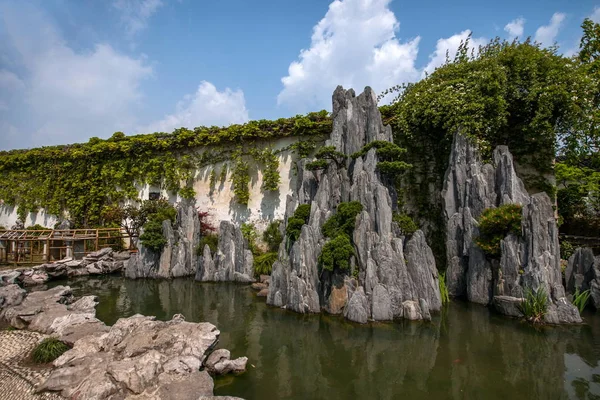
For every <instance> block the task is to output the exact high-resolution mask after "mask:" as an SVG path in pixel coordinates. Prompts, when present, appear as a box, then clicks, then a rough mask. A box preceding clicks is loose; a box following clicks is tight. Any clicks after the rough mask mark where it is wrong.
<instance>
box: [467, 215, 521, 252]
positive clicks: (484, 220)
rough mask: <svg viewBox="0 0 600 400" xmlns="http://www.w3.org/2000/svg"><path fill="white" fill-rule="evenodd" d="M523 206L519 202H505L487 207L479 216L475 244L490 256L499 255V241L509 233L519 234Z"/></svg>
mask: <svg viewBox="0 0 600 400" xmlns="http://www.w3.org/2000/svg"><path fill="white" fill-rule="evenodd" d="M522 210H523V207H522V206H521V205H519V204H505V205H503V206H500V207H498V208H488V209H486V210H484V211H483V213H481V216H480V217H479V237H478V238H477V239H475V242H476V243H477V246H479V248H480V249H481V250H483V251H484V252H485V253H486V254H487V255H489V256H491V257H498V256H500V242H501V241H502V239H504V238H505V237H506V235H508V234H509V233H513V234H515V235H519V236H520V235H521V219H522V214H521V213H522Z"/></svg>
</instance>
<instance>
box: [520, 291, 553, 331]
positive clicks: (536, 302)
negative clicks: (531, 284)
mask: <svg viewBox="0 0 600 400" xmlns="http://www.w3.org/2000/svg"><path fill="white" fill-rule="evenodd" d="M519 310H520V311H521V312H522V313H523V315H524V316H525V319H526V320H527V321H529V322H531V323H533V324H540V323H542V321H543V320H544V315H546V312H547V311H548V295H547V294H546V290H544V288H539V289H538V290H537V291H535V292H534V291H532V290H531V289H529V288H528V289H527V290H526V291H525V301H523V302H522V303H521V304H520V305H519Z"/></svg>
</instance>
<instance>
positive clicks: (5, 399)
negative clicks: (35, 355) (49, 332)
mask: <svg viewBox="0 0 600 400" xmlns="http://www.w3.org/2000/svg"><path fill="white" fill-rule="evenodd" d="M44 337H45V335H42V334H40V333H37V332H31V331H8V330H0V399H2V400H30V399H31V400H59V399H62V397H61V396H58V395H57V394H54V393H39V394H36V393H35V392H34V385H35V384H36V383H38V382H39V381H40V380H41V379H43V378H45V377H47V376H48V375H49V374H50V371H51V369H50V368H48V367H37V366H36V367H32V366H27V363H26V362H25V360H26V359H27V357H28V356H29V353H30V352H31V351H32V350H33V348H34V347H35V346H36V345H37V343H38V342H39V341H40V340H41V339H42V338H44Z"/></svg>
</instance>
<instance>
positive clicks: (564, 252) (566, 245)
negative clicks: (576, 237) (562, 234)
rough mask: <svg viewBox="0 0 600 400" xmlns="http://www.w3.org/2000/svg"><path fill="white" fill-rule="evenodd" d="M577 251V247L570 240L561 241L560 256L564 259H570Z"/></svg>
mask: <svg viewBox="0 0 600 400" xmlns="http://www.w3.org/2000/svg"><path fill="white" fill-rule="evenodd" d="M574 252H575V247H574V246H573V244H572V243H571V242H569V241H568V240H564V239H563V240H561V241H560V258H561V259H562V260H568V259H569V258H570V257H571V256H572V255H573V253H574Z"/></svg>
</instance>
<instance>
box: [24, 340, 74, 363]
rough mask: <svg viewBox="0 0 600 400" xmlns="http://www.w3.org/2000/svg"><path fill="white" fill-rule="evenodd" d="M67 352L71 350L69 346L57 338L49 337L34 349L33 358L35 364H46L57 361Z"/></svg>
mask: <svg viewBox="0 0 600 400" xmlns="http://www.w3.org/2000/svg"><path fill="white" fill-rule="evenodd" d="M67 350H69V346H67V345H66V344H64V343H63V342H61V341H60V340H58V339H57V338H53V337H49V338H46V339H44V340H42V341H41V343H40V344H38V345H37V346H36V348H35V349H33V352H32V353H31V357H32V358H33V361H34V362H36V363H38V364H45V363H49V362H52V361H54V360H56V359H57V358H58V357H60V356H61V355H62V354H63V353H64V352H65V351H67Z"/></svg>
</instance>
